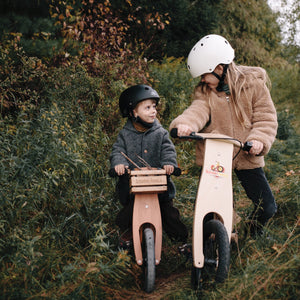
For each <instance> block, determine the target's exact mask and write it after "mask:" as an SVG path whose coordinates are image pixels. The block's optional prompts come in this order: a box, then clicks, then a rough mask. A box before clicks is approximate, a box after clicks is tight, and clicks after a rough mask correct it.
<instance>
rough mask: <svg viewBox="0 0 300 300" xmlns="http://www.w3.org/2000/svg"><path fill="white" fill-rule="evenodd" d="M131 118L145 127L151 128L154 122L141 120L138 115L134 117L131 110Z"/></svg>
mask: <svg viewBox="0 0 300 300" xmlns="http://www.w3.org/2000/svg"><path fill="white" fill-rule="evenodd" d="M131 120H132V121H133V122H136V123H140V124H142V125H143V126H144V127H146V128H151V127H152V126H153V124H154V122H153V123H148V122H145V121H143V120H142V119H141V118H140V117H139V116H137V117H135V116H134V114H133V112H132V115H131Z"/></svg>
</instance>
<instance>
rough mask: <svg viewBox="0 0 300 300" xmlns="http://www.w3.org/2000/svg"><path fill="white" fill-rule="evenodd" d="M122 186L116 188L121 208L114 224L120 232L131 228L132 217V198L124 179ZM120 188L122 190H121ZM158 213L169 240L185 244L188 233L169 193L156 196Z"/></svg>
mask: <svg viewBox="0 0 300 300" xmlns="http://www.w3.org/2000/svg"><path fill="white" fill-rule="evenodd" d="M123 180H124V182H123V184H122V183H121V185H119V186H117V189H119V190H118V193H119V198H120V202H121V203H122V205H123V208H122V209H121V210H120V212H119V213H118V215H117V218H116V224H117V225H118V226H119V227H120V230H121V231H122V232H124V231H126V230H127V229H131V227H132V215H133V204H134V197H133V195H131V196H130V195H129V193H128V192H129V188H128V186H129V182H127V185H126V179H123ZM122 187H123V188H124V189H122ZM158 198H159V205H160V212H161V218H162V227H163V229H164V231H165V232H166V234H167V235H168V237H169V238H170V239H171V240H176V241H178V242H182V243H186V240H187V237H188V231H187V228H186V226H185V225H184V224H183V223H182V222H181V221H180V215H179V211H178V209H177V208H176V207H174V206H173V200H172V199H170V198H169V193H168V192H165V193H163V194H159V195H158Z"/></svg>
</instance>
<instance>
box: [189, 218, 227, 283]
mask: <svg viewBox="0 0 300 300" xmlns="http://www.w3.org/2000/svg"><path fill="white" fill-rule="evenodd" d="M203 253H204V266H203V268H201V269H198V268H196V267H194V266H193V269H192V287H193V288H194V289H199V288H200V287H201V286H202V283H201V282H202V281H211V280H214V281H215V282H224V280H225V279H226V278H227V276H228V271H229V265H230V245H229V239H228V235H227V231H226V229H225V227H224V225H223V224H222V223H221V222H220V221H219V220H210V221H208V222H206V223H205V224H204V229H203ZM197 269H198V270H197Z"/></svg>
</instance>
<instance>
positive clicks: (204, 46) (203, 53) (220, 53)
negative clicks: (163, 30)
mask: <svg viewBox="0 0 300 300" xmlns="http://www.w3.org/2000/svg"><path fill="white" fill-rule="evenodd" d="M233 59H234V49H233V48H232V47H231V46H230V44H229V42H228V41H227V40H226V39H225V38H223V37H222V36H220V35H217V34H210V35H207V36H205V37H203V38H202V39H201V40H200V41H199V42H198V43H197V44H195V46H194V47H193V48H192V50H191V51H190V54H189V56H188V61H187V66H188V69H189V71H190V73H191V74H192V76H193V78H195V77H198V76H201V75H203V74H205V73H211V72H213V71H214V69H215V68H216V66H217V65H219V64H230V63H231V62H232V61H233Z"/></svg>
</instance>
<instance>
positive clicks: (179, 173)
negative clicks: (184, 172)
mask: <svg viewBox="0 0 300 300" xmlns="http://www.w3.org/2000/svg"><path fill="white" fill-rule="evenodd" d="M171 175H174V176H180V175H181V169H180V168H176V167H175V168H174V171H173V173H172V174H171Z"/></svg>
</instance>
